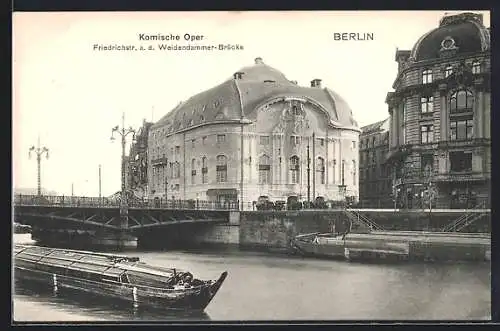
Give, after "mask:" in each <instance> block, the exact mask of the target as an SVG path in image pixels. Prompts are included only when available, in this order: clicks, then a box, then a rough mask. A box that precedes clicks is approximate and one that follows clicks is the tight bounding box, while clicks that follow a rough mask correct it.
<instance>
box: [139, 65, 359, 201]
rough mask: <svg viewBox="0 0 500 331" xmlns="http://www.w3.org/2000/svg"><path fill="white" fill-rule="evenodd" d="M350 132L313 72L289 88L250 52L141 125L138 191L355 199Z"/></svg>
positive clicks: (354, 140)
mask: <svg viewBox="0 0 500 331" xmlns="http://www.w3.org/2000/svg"><path fill="white" fill-rule="evenodd" d="M359 133H360V129H359V127H358V124H357V122H356V121H355V120H354V118H353V115H352V111H351V109H350V108H349V106H348V104H347V103H346V101H344V100H343V99H342V98H341V97H340V96H339V95H338V94H337V93H335V92H334V91H332V90H330V89H328V88H325V87H323V86H322V85H321V80H320V79H314V80H312V81H311V85H310V86H308V87H303V86H299V85H298V84H297V82H295V81H291V80H288V79H287V78H286V77H285V75H284V74H283V73H281V72H280V71H278V70H276V69H274V68H272V67H270V66H268V65H267V64H265V63H264V62H263V60H262V59H261V58H256V59H255V63H254V64H253V65H250V66H246V67H243V68H241V69H240V70H237V71H236V72H235V73H234V74H233V75H232V76H231V77H230V78H229V79H227V80H226V81H224V82H223V83H221V84H220V85H217V86H215V87H213V88H211V89H209V90H206V91H204V92H201V93H199V94H196V95H194V96H192V97H191V98H189V99H188V100H187V101H184V102H181V103H180V104H179V105H178V106H177V107H175V108H174V109H173V110H171V111H170V112H168V113H167V114H166V115H165V116H163V117H162V118H161V119H160V120H159V121H158V122H156V123H154V124H153V125H152V126H151V127H150V128H149V133H148V143H147V145H148V147H147V150H148V151H147V155H148V164H147V177H148V188H147V191H148V192H147V193H148V198H150V199H154V198H162V199H164V198H165V196H167V197H168V199H176V200H190V199H199V200H208V201H219V202H223V201H229V202H233V203H236V202H238V203H239V204H240V206H241V207H242V208H243V209H248V208H251V206H252V202H253V201H256V200H258V199H259V197H267V198H268V199H269V200H271V201H278V200H280V201H287V199H289V197H292V198H297V199H298V200H302V201H304V200H306V199H307V192H308V189H309V195H310V196H309V197H310V199H311V201H313V200H314V199H315V198H317V197H322V198H324V199H325V200H343V199H345V198H346V197H352V198H353V199H354V200H357V197H358V170H357V169H358V155H359V153H358V150H357V149H358V138H359ZM308 151H309V160H308V157H307V156H308ZM308 183H309V185H308Z"/></svg>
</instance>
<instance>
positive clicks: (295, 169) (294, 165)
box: [290, 155, 300, 184]
mask: <svg viewBox="0 0 500 331" xmlns="http://www.w3.org/2000/svg"><path fill="white" fill-rule="evenodd" d="M299 161H300V160H299V157H298V156H296V155H294V156H292V157H291V158H290V176H291V180H292V184H298V183H299V175H300V163H299Z"/></svg>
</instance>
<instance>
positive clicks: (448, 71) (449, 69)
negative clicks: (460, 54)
mask: <svg viewBox="0 0 500 331" xmlns="http://www.w3.org/2000/svg"><path fill="white" fill-rule="evenodd" d="M452 73H453V67H452V66H451V65H448V66H446V68H445V69H444V77H445V78H448V77H449V76H450V75H451V74H452Z"/></svg>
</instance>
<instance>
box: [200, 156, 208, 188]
mask: <svg viewBox="0 0 500 331" xmlns="http://www.w3.org/2000/svg"><path fill="white" fill-rule="evenodd" d="M201 182H202V183H203V184H206V183H208V166H207V158H206V157H205V156H204V157H203V158H202V159H201Z"/></svg>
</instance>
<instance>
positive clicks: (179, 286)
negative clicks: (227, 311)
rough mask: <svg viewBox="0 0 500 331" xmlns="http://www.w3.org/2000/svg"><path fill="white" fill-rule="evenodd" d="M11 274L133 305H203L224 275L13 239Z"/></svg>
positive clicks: (194, 307) (190, 307)
mask: <svg viewBox="0 0 500 331" xmlns="http://www.w3.org/2000/svg"><path fill="white" fill-rule="evenodd" d="M14 272H15V277H16V279H19V280H24V281H32V282H38V283H41V284H43V285H46V286H50V287H53V288H54V290H56V291H57V290H64V289H72V290H78V291H84V292H88V293H92V294H97V295H102V296H106V297H109V298H115V299H119V300H125V301H129V302H131V303H133V304H134V305H142V304H145V305H151V306H157V307H158V306H159V307H163V308H166V309H175V310H190V311H203V310H204V309H205V308H206V307H207V305H208V304H209V303H210V301H211V300H212V299H213V298H214V296H215V295H216V293H217V292H218V290H219V289H220V287H221V286H222V283H223V282H224V280H225V279H226V277H227V272H223V273H222V274H221V275H220V277H219V278H218V279H217V280H200V279H197V278H194V277H193V275H192V274H191V273H190V272H187V271H183V270H178V269H174V268H172V269H170V268H163V267H157V266H151V265H148V264H146V263H144V262H141V261H139V258H137V257H127V256H122V255H114V254H105V253H96V252H86V251H76V250H69V249H56V248H48V247H40V246H29V245H15V247H14Z"/></svg>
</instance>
